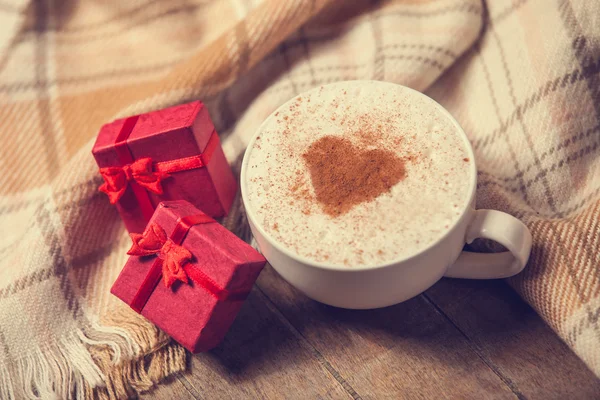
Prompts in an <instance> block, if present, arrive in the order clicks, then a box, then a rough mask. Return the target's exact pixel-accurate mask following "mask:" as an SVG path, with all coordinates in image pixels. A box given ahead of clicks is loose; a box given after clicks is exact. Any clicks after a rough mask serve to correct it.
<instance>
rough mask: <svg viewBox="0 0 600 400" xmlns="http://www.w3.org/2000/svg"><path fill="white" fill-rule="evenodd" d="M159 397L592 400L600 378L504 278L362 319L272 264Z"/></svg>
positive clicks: (598, 394) (437, 289)
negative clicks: (219, 334)
mask: <svg viewBox="0 0 600 400" xmlns="http://www.w3.org/2000/svg"><path fill="white" fill-rule="evenodd" d="M151 395H152V397H151V398H159V399H161V398H164V399H174V398H177V399H188V398H189V399H191V398H194V399H200V398H208V399H212V398H219V399H245V398H261V399H281V398H290V399H299V398H302V399H304V398H311V399H312V398H327V399H329V398H332V399H350V398H354V399H359V398H362V399H381V398H384V399H385V398H393V399H428V398H435V399H444V398H446V399H455V398H486V399H487V398H494V399H558V398H561V399H562V398H569V399H592V398H600V381H599V380H598V379H596V377H595V376H594V375H593V374H592V373H591V372H590V371H589V370H588V369H587V368H586V367H585V365H583V363H582V362H581V361H580V360H579V359H578V358H577V357H576V356H575V355H574V354H573V353H572V352H571V351H570V350H569V348H568V347H567V346H566V345H565V344H564V343H562V342H561V341H560V339H559V338H558V337H557V336H556V335H555V334H554V333H553V332H552V330H551V329H550V328H549V327H548V326H546V325H545V324H544V322H543V321H542V320H541V319H540V318H539V317H538V316H537V314H535V312H534V311H533V310H532V309H531V308H530V307H529V306H528V305H526V304H525V303H524V302H523V301H522V300H521V299H520V298H519V297H518V296H517V295H516V294H515V293H514V292H513V291H512V290H511V289H510V288H509V287H508V286H507V285H506V284H505V283H504V282H502V281H460V280H443V281H441V282H439V283H438V284H436V285H435V286H434V287H433V288H431V289H429V290H428V291H427V292H426V293H425V294H423V295H421V296H418V297H416V298H414V299H412V300H409V301H407V302H404V303H402V304H399V305H396V306H393V307H388V308H384V309H379V310H368V311H354V310H342V309H337V308H334V307H329V306H325V305H322V304H320V303H317V302H315V301H312V300H310V299H308V298H306V297H305V296H304V295H302V294H300V293H299V292H298V291H296V290H295V289H293V288H292V287H291V286H289V285H288V284H287V283H286V282H284V281H283V280H282V279H281V278H280V277H279V276H278V275H277V274H276V273H275V271H274V270H273V269H272V268H271V267H270V266H268V267H267V268H266V269H265V270H264V271H263V273H262V274H261V276H260V278H259V280H258V282H257V285H256V287H255V289H254V290H253V292H252V294H251V296H250V298H249V299H248V301H247V302H246V304H245V305H244V307H243V309H242V312H241V313H240V314H239V316H238V318H237V319H236V322H235V323H234V325H233V327H232V329H231V331H230V332H229V333H228V335H227V337H226V339H225V341H224V342H223V343H222V344H221V346H219V347H218V348H217V349H215V350H213V351H211V352H209V353H206V354H199V355H195V356H192V357H191V363H190V368H189V371H188V373H186V374H182V375H179V376H177V377H175V379H172V380H171V382H169V383H167V384H166V385H162V386H161V387H159V388H158V389H157V391H155V392H152V393H151ZM149 398H150V397H149Z"/></svg>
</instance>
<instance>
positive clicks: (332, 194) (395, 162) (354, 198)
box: [302, 136, 406, 216]
mask: <svg viewBox="0 0 600 400" xmlns="http://www.w3.org/2000/svg"><path fill="white" fill-rule="evenodd" d="M302 156H303V158H304V161H305V162H306V165H307V166H308V170H309V172H310V178H311V182H312V185H313V187H314V190H315V195H316V198H317V201H318V202H319V203H320V204H321V206H322V207H323V211H324V212H325V213H327V214H329V215H331V216H338V215H341V214H344V213H346V212H347V211H349V210H350V209H351V208H352V207H354V206H356V205H357V204H360V203H364V202H367V201H372V200H374V199H375V198H377V197H378V196H380V195H382V194H383V193H387V192H389V191H390V190H391V188H392V186H394V185H395V184H397V183H398V182H400V181H401V180H402V179H404V177H405V176H406V169H405V166H404V160H403V159H401V158H400V157H398V156H397V155H396V154H395V153H393V152H391V151H388V150H382V149H371V150H366V149H362V148H360V147H357V146H355V145H354V144H352V142H350V141H349V140H348V139H344V138H341V137H337V136H324V137H322V138H320V139H319V140H317V141H315V142H314V143H312V144H311V145H310V146H309V148H308V150H307V151H306V152H305V153H304V154H303V155H302Z"/></svg>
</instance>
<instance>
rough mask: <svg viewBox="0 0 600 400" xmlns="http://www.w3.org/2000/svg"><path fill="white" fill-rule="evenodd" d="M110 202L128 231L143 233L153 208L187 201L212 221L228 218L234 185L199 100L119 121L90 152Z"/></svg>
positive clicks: (107, 128)
mask: <svg viewBox="0 0 600 400" xmlns="http://www.w3.org/2000/svg"><path fill="white" fill-rule="evenodd" d="M92 153H93V154H94V158H95V159H96V163H97V164H98V166H99V167H100V173H101V174H102V177H103V178H104V181H105V182H104V184H103V185H102V186H100V190H101V191H103V192H105V193H106V194H107V195H108V197H109V199H110V201H111V203H113V204H116V206H117V209H118V210H119V213H120V214H121V218H122V219H123V221H124V222H125V226H126V227H127V230H128V231H129V232H137V233H139V232H142V231H143V230H144V228H145V227H146V224H147V223H148V220H149V219H150V217H151V216H152V213H153V212H154V209H155V207H156V205H157V204H158V203H160V202H161V201H163V200H187V201H189V202H191V203H192V204H193V205H195V206H196V207H198V208H200V209H201V210H202V211H203V212H205V213H206V214H208V215H210V216H211V217H214V218H218V217H222V216H224V215H226V214H227V212H228V211H229V208H230V207H231V204H232V202H233V199H234V197H235V193H236V191H237V183H236V181H235V178H234V177H233V174H232V172H231V168H230V167H229V164H228V163H227V160H226V159H225V155H224V154H223V149H222V148H221V143H220V141H219V136H218V135H217V133H216V131H215V128H214V125H213V123H212V121H211V119H210V116H209V115H208V111H207V110H206V107H205V106H204V104H203V103H202V102H200V101H194V102H192V103H188V104H183V105H179V106H175V107H170V108H165V109H163V110H159V111H154V112H150V113H148V114H142V115H137V116H133V117H129V118H125V119H118V120H116V121H113V122H111V123H109V124H106V125H104V126H103V127H102V128H101V129H100V133H99V134H98V138H97V139H96V143H95V144H94V148H93V149H92Z"/></svg>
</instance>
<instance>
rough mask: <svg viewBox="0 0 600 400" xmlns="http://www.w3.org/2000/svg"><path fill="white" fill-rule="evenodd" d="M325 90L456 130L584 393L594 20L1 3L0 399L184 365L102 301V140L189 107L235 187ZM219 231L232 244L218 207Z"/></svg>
mask: <svg viewBox="0 0 600 400" xmlns="http://www.w3.org/2000/svg"><path fill="white" fill-rule="evenodd" d="M347 79H377V80H386V81H392V82H397V83H401V84H404V85H407V86H410V87H412V88H415V89H418V90H421V91H424V92H426V93H427V94H428V95H430V96H432V97H433V98H435V99H436V100H438V101H439V102H440V103H441V104H442V105H444V106H445V107H446V108H448V109H449V110H450V112H451V113H452V114H453V115H454V116H455V117H456V118H457V120H458V121H459V122H460V123H461V124H462V126H463V127H464V129H465V131H466V132H467V134H468V135H469V137H470V139H471V141H472V143H473V146H474V149H475V152H476V156H477V161H478V166H479V184H478V189H477V196H478V206H479V207H481V208H484V207H485V208H494V209H499V210H502V211H506V212H509V213H511V214H513V215H516V216H517V217H519V218H521V219H522V220H523V221H524V222H525V223H526V224H527V225H528V226H529V228H530V229H531V231H532V234H533V238H534V246H533V252H532V255H531V260H530V262H529V265H528V267H527V268H526V270H525V271H524V272H523V273H522V274H520V275H519V276H517V277H515V278H512V279H510V280H509V283H510V284H511V285H512V286H513V287H514V288H515V290H516V291H517V292H518V293H519V294H520V295H521V296H522V297H523V298H524V299H525V300H526V301H527V302H528V303H529V304H531V305H532V306H533V308H534V309H535V310H537V312H539V314H540V315H541V316H542V317H543V318H544V319H545V320H546V321H547V323H548V324H549V325H550V326H551V327H552V328H553V329H554V330H555V331H556V332H557V333H558V334H559V335H560V336H561V337H562V338H563V339H564V340H565V342H566V343H568V345H569V346H571V348H572V349H573V350H574V351H575V352H576V353H577V354H578V355H579V356H580V357H581V358H582V359H583V360H584V361H585V362H586V363H587V365H588V366H589V367H590V368H591V369H592V370H593V371H595V373H596V374H598V375H600V323H599V321H598V316H599V315H600V253H599V251H598V249H599V248H600V246H599V245H600V234H599V233H600V149H599V145H600V3H598V2H595V1H586V0H570V1H569V0H557V1H552V2H550V1H547V0H512V1H509V0H483V1H482V0H430V1H426V0H421V1H419V0H398V1H360V0H357V1H351V2H349V1H342V0H294V1H280V0H214V1H206V0H180V1H166V0H165V1H158V0H135V1H126V2H125V1H117V0H110V1H109V0H107V1H89V0H82V1H80V2H76V1H55V0H40V1H35V2H33V1H31V2H30V1H29V0H1V1H0V103H1V106H0V227H1V230H0V231H1V232H2V242H1V243H0V398H3V399H5V398H8V399H10V398H23V397H25V396H30V397H35V396H39V397H43V398H47V397H52V396H56V397H57V398H67V397H77V398H83V397H92V396H96V397H99V398H114V397H119V398H122V397H125V396H132V395H135V394H136V393H137V392H138V391H141V390H145V389H148V388H150V387H151V386H152V385H153V384H154V383H156V382H158V381H160V380H161V379H162V378H164V377H165V376H167V375H169V374H173V373H175V372H177V371H180V370H182V369H184V368H185V357H186V354H185V352H184V351H183V350H182V349H181V348H180V347H179V346H178V345H176V344H174V343H173V342H171V341H169V339H168V338H167V337H166V336H165V335H164V334H163V333H161V332H160V331H158V330H157V329H156V328H155V327H154V326H153V325H152V324H150V323H148V322H146V321H145V320H144V319H143V318H141V317H139V316H138V315H137V314H136V313H135V312H133V311H131V310H130V309H129V308H128V307H127V306H125V305H123V304H121V303H120V302H119V301H118V300H116V299H114V298H112V297H111V296H110V294H109V288H110V285H111V284H112V282H113V281H114V279H115V277H116V275H117V274H118V272H119V270H120V268H121V267H122V265H123V264H124V262H125V259H126V255H125V251H126V249H127V247H128V237H127V235H126V233H125V231H124V228H123V225H122V223H121V222H120V220H119V217H118V215H117V213H116V211H115V209H114V207H112V206H111V205H110V204H109V203H108V200H107V199H106V197H105V196H104V195H103V194H102V193H99V192H98V190H97V188H98V186H99V184H100V183H101V179H100V177H99V174H98V172H97V168H96V166H95V163H94V160H93V158H92V156H91V154H90V150H91V146H92V143H93V139H94V137H95V135H96V134H97V131H98V129H99V127H100V126H101V124H102V123H104V122H106V121H108V120H111V119H113V118H115V117H123V116H127V115H130V114H134V113H141V112H147V111H150V110H153V109H159V108H163V107H166V106H170V105H174V104H178V103H182V102H187V101H191V100H194V99H202V100H203V101H204V102H205V103H206V104H207V106H208V107H209V110H210V112H211V115H212V117H213V119H214V122H215V125H216V127H217V130H218V132H219V133H220V135H221V140H222V142H223V146H224V150H225V152H226V155H227V157H228V159H229V160H230V162H231V164H232V165H233V168H234V170H235V172H236V173H239V167H240V161H241V157H242V154H243V151H244V148H245V146H246V144H247V143H248V140H249V138H250V136H251V135H252V133H253V132H254V131H255V129H256V128H257V127H258V125H259V124H260V122H261V121H262V120H263V119H264V118H265V117H266V116H267V115H269V113H271V112H272V111H273V110H274V109H275V108H276V107H277V106H278V105H280V104H281V103H282V102H284V101H286V100H287V99H289V98H291V97H292V96H294V95H296V94H298V93H300V92H302V91H305V90H307V89H310V88H312V87H314V86H317V85H321V84H324V83H329V82H335V81H339V80H347ZM225 225H226V226H228V227H229V228H230V229H232V230H233V231H234V232H236V233H238V234H239V235H240V236H242V237H245V238H247V237H248V228H247V226H246V221H245V219H244V216H243V210H242V209H241V206H240V204H239V200H238V201H237V205H236V206H234V211H233V212H232V214H231V215H230V216H229V217H228V218H227V220H226V221H225Z"/></svg>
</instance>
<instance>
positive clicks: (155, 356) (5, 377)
mask: <svg viewBox="0 0 600 400" xmlns="http://www.w3.org/2000/svg"><path fill="white" fill-rule="evenodd" d="M125 314H126V315H125ZM135 315H137V314H135ZM117 319H119V320H120V321H119V322H120V323H119V324H118V325H117V326H113V327H108V326H100V325H93V326H91V327H89V328H88V329H86V330H85V332H84V331H83V330H76V331H75V332H72V333H71V334H70V335H68V336H66V337H63V338H62V339H61V340H60V341H59V342H57V343H54V344H46V345H44V346H40V347H38V348H36V349H35V350H34V351H32V352H31V353H29V354H27V355H25V356H23V357H22V358H21V359H20V360H19V361H18V362H17V363H16V364H12V365H11V364H9V363H8V361H6V360H3V359H2V358H0V398H1V399H8V400H13V399H14V400H17V399H23V398H31V399H61V400H62V399H84V398H85V399H89V398H99V399H123V398H131V397H137V395H138V393H140V392H144V391H147V390H149V389H151V388H152V387H154V386H155V385H156V384H157V383H159V382H160V381H161V380H162V379H164V378H165V377H167V376H169V375H172V374H175V373H178V372H183V371H185V369H186V362H187V353H186V352H185V350H184V349H183V348H182V347H181V346H179V345H178V344H176V343H174V342H172V341H171V340H170V339H169V337H168V336H166V335H165V334H164V333H163V332H161V331H160V330H158V329H157V328H156V327H155V326H154V325H152V324H150V323H148V322H147V321H145V320H144V319H143V318H142V317H140V316H138V317H136V316H132V313H131V312H128V313H124V314H123V315H122V316H121V317H119V318H117Z"/></svg>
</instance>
